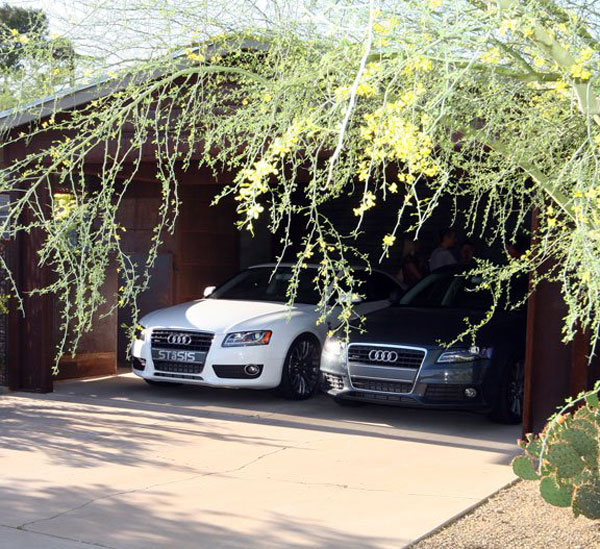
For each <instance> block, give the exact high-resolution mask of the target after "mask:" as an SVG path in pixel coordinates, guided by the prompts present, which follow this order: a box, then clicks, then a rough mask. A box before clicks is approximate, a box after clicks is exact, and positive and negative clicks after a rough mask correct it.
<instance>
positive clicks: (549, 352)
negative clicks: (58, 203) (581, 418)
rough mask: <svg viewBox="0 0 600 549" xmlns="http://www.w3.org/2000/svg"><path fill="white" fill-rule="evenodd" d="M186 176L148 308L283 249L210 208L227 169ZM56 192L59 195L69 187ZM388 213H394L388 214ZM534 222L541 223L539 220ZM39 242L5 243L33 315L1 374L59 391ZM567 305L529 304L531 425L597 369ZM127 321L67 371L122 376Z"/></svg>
mask: <svg viewBox="0 0 600 549" xmlns="http://www.w3.org/2000/svg"><path fill="white" fill-rule="evenodd" d="M103 93H106V88H105V87H99V86H90V87H88V88H84V89H80V90H76V91H74V92H72V93H70V94H67V95H65V96H62V97H60V98H49V99H48V100H47V101H46V102H41V103H40V104H38V105H37V107H36V109H35V111H34V112H33V113H31V114H30V113H22V114H20V115H18V116H14V115H13V114H12V113H10V112H5V113H0V123H2V125H3V127H4V128H5V129H9V130H10V132H12V133H13V134H14V133H18V132H19V131H20V128H21V127H22V126H23V125H25V124H27V123H29V122H30V121H32V120H33V119H36V118H44V117H45V116H49V115H50V114H51V113H52V112H53V111H54V110H55V109H58V110H59V111H61V112H63V113H65V112H68V111H69V110H70V109H75V108H78V107H81V106H83V105H86V104H87V103H88V102H89V101H91V100H93V99H94V98H95V97H98V96H100V95H102V94H103ZM62 116H68V114H63V115H62ZM57 137H59V136H57V135H55V134H51V135H47V134H44V133H40V134H37V135H36V136H34V137H33V139H32V141H31V143H29V145H28V149H27V150H25V148H24V145H23V143H22V142H19V143H16V144H13V145H9V146H7V147H6V148H5V150H4V158H3V159H2V161H3V162H4V163H10V162H12V161H14V160H15V159H18V158H22V157H23V156H24V155H25V154H26V153H27V152H30V151H31V150H35V149H36V148H40V147H44V146H46V145H47V143H48V140H49V139H50V140H51V139H55V138H57ZM60 137H62V136H60ZM154 153H155V151H154V150H153V148H152V145H151V144H150V143H148V144H147V146H145V148H144V150H143V152H142V154H143V161H144V164H143V169H142V170H140V172H139V173H138V175H137V176H136V180H135V182H134V183H133V184H132V186H131V187H130V189H129V190H128V195H127V197H126V199H125V201H124V205H123V208H122V211H121V219H120V220H119V223H120V224H121V225H122V226H124V227H125V228H126V229H127V232H126V233H125V236H124V244H123V246H124V249H125V250H126V251H127V252H129V253H130V254H131V255H132V257H135V256H136V255H137V256H139V255H140V254H143V253H144V250H145V249H146V247H147V244H148V241H149V237H150V232H151V230H152V227H153V226H154V222H155V218H156V215H157V205H158V203H159V200H160V195H159V192H160V190H159V185H158V184H157V181H158V180H157V175H156V169H155V167H156V166H155V163H154V160H153V159H154ZM102 160H103V155H102V151H101V150H97V151H95V152H94V153H92V154H90V155H89V157H88V158H87V163H86V172H87V177H88V178H89V182H90V185H91V186H93V185H94V181H95V173H96V172H97V168H98V163H99V162H101V161H102ZM125 171H126V170H125ZM179 181H180V184H181V192H180V194H181V196H182V204H183V206H182V210H181V216H180V218H179V223H178V226H177V229H176V232H175V234H174V235H173V236H172V237H169V238H168V239H167V240H166V241H165V243H164V245H163V247H162V248H161V253H160V257H159V258H158V261H157V263H156V267H155V270H154V272H153V283H152V287H151V289H150V291H149V292H147V293H146V295H145V296H142V300H141V309H142V311H144V310H150V309H153V308H157V307H160V306H165V305H169V304H174V303H180V302H183V301H187V300H191V299H197V298H199V297H201V296H202V291H203V288H204V287H205V286H208V285H212V284H218V283H220V282H222V281H223V280H224V279H226V278H227V277H229V276H230V275H231V274H233V273H235V272H236V271H237V270H239V268H241V267H245V266H247V265H249V264H252V263H256V262H261V261H268V260H270V259H272V258H273V257H274V256H275V255H276V247H275V246H274V243H273V241H272V240H271V239H270V238H269V236H268V235H267V234H266V233H265V232H264V231H263V232H261V233H259V236H258V238H257V240H249V238H248V235H247V234H240V233H238V232H237V231H236V229H235V227H234V223H233V221H234V218H235V212H234V204H233V203H231V202H229V203H227V202H225V203H223V204H221V205H220V206H219V207H217V208H211V207H209V206H210V201H211V199H212V197H213V196H214V195H215V194H216V192H217V191H218V189H220V188H222V185H224V184H226V183H227V182H228V181H230V176H228V175H227V174H225V175H223V176H222V177H220V178H219V179H218V180H217V179H215V178H214V176H213V175H212V174H210V173H209V172H207V171H202V170H197V169H195V168H190V169H188V170H187V171H183V170H182V171H181V173H180V174H179ZM55 191H56V192H60V191H61V189H55ZM347 211H348V207H345V208H344V207H341V208H340V210H339V215H340V219H341V221H343V219H342V218H343V216H344V215H347V214H346V213H344V212H347ZM382 215H383V216H385V215H387V214H386V213H385V212H383V214H382ZM390 215H391V213H390ZM381 219H382V217H381V216H380V217H378V221H381ZM445 222H447V221H445V220H439V222H438V223H439V226H443V224H444V223H445ZM533 224H534V229H535V219H534V220H533ZM381 230H382V227H381V224H380V225H379V226H377V225H375V226H373V227H372V228H371V233H369V232H368V231H369V229H368V228H367V233H366V234H367V236H366V237H365V241H369V240H371V241H373V242H380V241H381V239H380V238H379V237H377V238H371V236H373V235H375V234H377V232H378V231H381ZM434 233H435V231H432V234H434ZM41 238H42V235H41V234H36V233H35V232H34V233H32V234H30V235H28V236H24V235H23V236H21V237H20V238H19V239H18V240H17V241H14V242H7V243H4V245H3V250H4V251H3V253H6V254H8V256H9V258H10V263H11V265H12V267H13V271H14V273H15V275H16V278H17V282H18V285H19V287H20V288H21V290H22V292H24V296H25V299H24V310H25V313H26V314H25V316H22V315H20V314H19V313H18V312H17V310H16V309H15V307H14V306H13V307H11V309H10V312H9V313H8V315H3V316H2V318H3V321H2V322H3V323H4V324H3V326H4V334H5V335H4V339H1V338H0V341H5V343H4V344H1V343H0V345H1V348H0V355H2V356H3V357H4V358H5V359H4V361H2V360H0V364H2V363H3V362H4V364H5V366H4V378H3V377H2V375H0V381H2V379H5V381H4V383H6V384H7V385H8V387H9V388H10V389H13V390H24V391H33V392H51V391H52V390H53V378H52V375H51V365H52V363H53V354H54V344H55V341H56V338H57V332H56V328H55V326H57V324H58V322H57V318H56V312H55V307H54V306H53V303H52V299H50V298H49V297H40V296H29V295H27V293H26V292H27V291H29V290H31V289H33V288H35V287H38V286H40V285H45V284H46V283H47V282H48V280H49V279H50V278H49V277H50V276H51V275H50V273H49V272H47V270H44V269H39V268H38V266H37V261H38V257H37V250H38V249H39V246H40V242H41ZM429 238H430V239H431V236H430V237H429ZM387 266H388V268H389V269H391V270H392V271H393V269H394V268H397V265H394V258H392V259H391V260H390V261H389V263H388V265H387ZM118 286H119V281H118V275H117V273H116V271H115V273H114V275H113V276H112V279H111V280H109V281H108V282H107V285H106V289H105V291H106V295H107V296H110V297H111V299H114V295H115V292H116V289H117V288H118ZM563 311H564V305H563V303H562V299H561V297H560V294H559V291H558V288H557V287H556V286H554V285H552V284H549V283H544V284H543V285H542V286H541V287H540V288H539V289H538V291H537V292H536V294H535V296H534V297H533V298H532V299H531V301H530V303H529V308H528V333H527V354H526V385H525V391H526V396H525V417H524V430H525V431H529V430H533V429H539V428H540V427H541V426H542V425H543V422H544V420H545V419H546V417H548V415H550V413H552V411H553V410H554V408H555V406H556V405H557V404H558V403H559V402H561V401H562V400H563V399H564V398H565V397H566V396H568V395H571V394H576V393H577V392H579V391H581V390H583V389H585V388H587V387H588V386H589V384H590V382H591V380H592V379H594V378H596V377H597V375H598V373H597V369H596V370H594V369H593V368H589V367H588V364H587V354H588V347H587V343H586V338H585V334H579V336H578V338H577V339H576V341H575V342H574V343H573V344H571V345H563V344H562V343H561V341H560V340H561V334H560V326H561V322H562V318H563V316H564V313H563ZM126 321H127V312H126V311H124V312H123V313H122V314H119V316H118V318H117V317H114V316H112V317H107V318H104V319H103V320H99V321H98V323H97V326H96V329H95V330H94V332H93V333H92V334H89V335H87V336H86V337H85V338H84V339H83V341H82V343H81V346H80V351H79V353H78V354H77V356H75V357H71V356H65V357H63V359H62V361H61V369H60V370H61V373H60V374H59V377H60V378H73V377H88V376H94V375H114V374H115V373H116V372H117V366H118V364H119V361H122V360H123V358H124V349H125V346H126V342H125V339H124V336H123V333H122V331H120V329H119V326H120V325H121V324H123V323H124V322H126Z"/></svg>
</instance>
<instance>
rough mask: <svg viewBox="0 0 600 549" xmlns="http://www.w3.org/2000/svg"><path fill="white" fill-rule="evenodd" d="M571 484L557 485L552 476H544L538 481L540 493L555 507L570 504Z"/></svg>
mask: <svg viewBox="0 0 600 549" xmlns="http://www.w3.org/2000/svg"><path fill="white" fill-rule="evenodd" d="M572 493H573V488H572V486H559V485H558V484H557V483H556V481H555V480H554V479H553V478H552V477H545V478H543V479H542V481H541V482H540V494H541V496H542V497H543V498H544V501H546V502H547V503H549V504H550V505H554V506H555V507H569V505H571V498H572Z"/></svg>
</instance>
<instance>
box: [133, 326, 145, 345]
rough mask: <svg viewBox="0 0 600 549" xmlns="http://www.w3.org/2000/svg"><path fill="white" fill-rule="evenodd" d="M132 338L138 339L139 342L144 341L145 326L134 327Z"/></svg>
mask: <svg viewBox="0 0 600 549" xmlns="http://www.w3.org/2000/svg"><path fill="white" fill-rule="evenodd" d="M134 338H135V339H139V340H140V341H144V340H145V339H146V326H144V325H142V324H138V325H137V326H136V327H135V331H134Z"/></svg>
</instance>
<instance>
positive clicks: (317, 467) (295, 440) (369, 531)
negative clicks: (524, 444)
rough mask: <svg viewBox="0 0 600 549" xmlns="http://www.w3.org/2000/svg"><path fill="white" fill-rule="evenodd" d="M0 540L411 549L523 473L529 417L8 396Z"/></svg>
mask: <svg viewBox="0 0 600 549" xmlns="http://www.w3.org/2000/svg"><path fill="white" fill-rule="evenodd" d="M0 422H1V423H0V463H1V464H2V466H1V473H0V502H1V504H0V547H2V548H4V547H11V548H12V547H27V548H32V547H44V549H53V548H62V547H65V548H71V547H73V548H74V547H88V546H100V547H113V548H125V547H126V548H137V547H139V548H148V547H177V548H183V547H207V548H208V547H210V548H212V547H231V548H248V547H261V548H262V547H267V548H272V547H340V548H342V547H343V548H344V549H349V548H354V547H356V548H359V547H360V548H380V547H395V548H397V547H402V546H405V545H406V544H408V543H410V542H411V540H414V539H416V538H419V537H420V536H423V535H424V534H426V533H427V532H429V531H430V530H432V529H434V528H436V527H437V526H439V525H440V524H442V523H444V522H445V521H447V520H449V519H450V518H451V517H453V516H455V515H456V514H458V513H461V512H463V511H464V510H465V509H467V508H469V507H470V506H472V505H474V504H476V503H477V502H478V501H480V500H481V499H483V498H485V497H486V496H488V495H490V494H491V493H492V492H494V491H496V490H498V489H499V488H501V487H502V486H503V485H505V484H506V483H508V482H509V481H511V480H512V479H513V475H512V473H511V470H510V468H509V467H508V464H509V462H510V460H511V457H512V455H513V454H514V453H515V452H516V447H515V440H516V439H517V437H518V436H519V431H520V430H519V427H507V426H499V425H494V424H492V423H489V422H488V421H487V420H486V419H485V418H484V417H481V416H478V415H473V414H467V413H448V412H433V411H421V410H406V409H399V408H391V407H385V406H372V405H371V406H365V407H362V408H341V407H339V406H337V405H336V404H335V403H333V402H331V401H330V400H329V399H327V398H326V397H325V396H323V395H320V396H319V397H317V398H315V399H313V400H311V401H305V402H287V401H283V400H280V399H278V398H276V397H275V396H273V395H272V394H270V393H268V392H251V391H226V390H214V389H205V388H200V387H173V388H167V389H161V388H153V387H149V386H147V385H146V384H145V383H144V382H143V381H141V380H139V379H138V378H136V377H134V376H133V375H132V374H123V375H119V376H117V377H112V378H104V379H94V380H86V381H69V382H62V383H57V384H56V391H55V393H53V394H50V395H31V394H15V393H11V394H5V395H2V396H0Z"/></svg>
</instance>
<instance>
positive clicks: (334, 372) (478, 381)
mask: <svg viewBox="0 0 600 549" xmlns="http://www.w3.org/2000/svg"><path fill="white" fill-rule="evenodd" d="M441 352H442V351H441V350H427V352H426V356H425V358H424V360H423V361H422V363H421V365H420V366H418V367H415V368H414V372H413V374H412V376H410V375H405V376H399V375H398V373H397V370H396V369H395V368H394V367H393V366H389V367H386V368H381V367H376V368H369V365H367V364H364V363H363V364H358V363H354V364H353V363H352V362H350V363H348V359H347V355H346V356H344V357H337V358H336V357H331V356H329V357H328V356H327V355H326V354H325V353H324V355H323V358H322V361H321V371H322V389H323V390H324V391H325V392H326V393H328V394H329V395H330V396H332V397H335V398H341V399H350V400H360V401H369V402H375V403H382V404H393V405H400V406H420V407H421V406H422V407H430V408H450V409H469V410H488V409H489V408H491V406H492V404H493V402H494V399H495V398H496V395H497V391H498V383H496V382H495V381H494V378H495V376H494V375H493V372H492V360H491V359H478V360H473V361H472V362H463V363H452V364H439V363H437V362H436V360H437V358H438V357H439V355H440V354H441ZM358 368H360V369H358ZM357 371H358V372H359V373H361V376H360V377H359V376H357V375H355V374H356V373H357Z"/></svg>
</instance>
